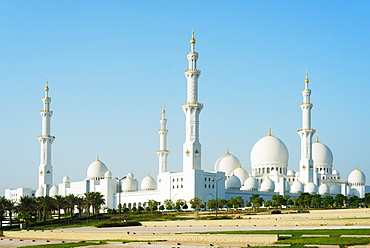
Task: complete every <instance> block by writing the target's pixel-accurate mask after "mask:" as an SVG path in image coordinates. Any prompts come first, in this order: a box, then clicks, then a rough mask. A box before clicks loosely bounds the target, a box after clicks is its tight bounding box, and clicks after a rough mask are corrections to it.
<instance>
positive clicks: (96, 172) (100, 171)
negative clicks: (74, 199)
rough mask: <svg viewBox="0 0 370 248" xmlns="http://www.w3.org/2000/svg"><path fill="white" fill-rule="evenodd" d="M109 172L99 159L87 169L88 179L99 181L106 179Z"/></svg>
mask: <svg viewBox="0 0 370 248" xmlns="http://www.w3.org/2000/svg"><path fill="white" fill-rule="evenodd" d="M107 170H108V168H107V166H106V165H105V164H104V163H103V162H101V161H100V160H99V158H97V159H96V160H95V161H94V162H92V163H91V164H90V166H89V168H88V169H87V179H89V180H99V179H102V178H104V174H105V172H106V171H107Z"/></svg>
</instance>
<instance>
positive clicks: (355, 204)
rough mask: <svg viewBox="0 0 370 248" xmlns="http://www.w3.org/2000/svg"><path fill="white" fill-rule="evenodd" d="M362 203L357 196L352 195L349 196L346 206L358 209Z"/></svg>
mask: <svg viewBox="0 0 370 248" xmlns="http://www.w3.org/2000/svg"><path fill="white" fill-rule="evenodd" d="M362 202H363V200H362V199H361V198H359V197H358V196H357V195H353V196H351V197H350V198H349V199H348V204H349V205H350V207H356V208H358V206H359V205H360V204H361V203H362Z"/></svg>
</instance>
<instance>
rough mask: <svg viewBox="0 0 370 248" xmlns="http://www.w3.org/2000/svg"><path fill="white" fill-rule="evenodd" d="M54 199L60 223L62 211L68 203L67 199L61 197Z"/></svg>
mask: <svg viewBox="0 0 370 248" xmlns="http://www.w3.org/2000/svg"><path fill="white" fill-rule="evenodd" d="M53 198H54V205H55V207H56V209H57V211H58V221H60V210H61V209H62V208H64V206H65V205H66V203H67V202H66V199H65V197H64V196H61V195H55V196H54V197H53Z"/></svg>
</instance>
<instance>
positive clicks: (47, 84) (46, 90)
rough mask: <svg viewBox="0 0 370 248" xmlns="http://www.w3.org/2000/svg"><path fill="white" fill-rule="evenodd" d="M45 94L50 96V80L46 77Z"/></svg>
mask: <svg viewBox="0 0 370 248" xmlns="http://www.w3.org/2000/svg"><path fill="white" fill-rule="evenodd" d="M44 91H45V96H46V97H48V96H49V81H48V80H47V79H46V86H45V89H44Z"/></svg>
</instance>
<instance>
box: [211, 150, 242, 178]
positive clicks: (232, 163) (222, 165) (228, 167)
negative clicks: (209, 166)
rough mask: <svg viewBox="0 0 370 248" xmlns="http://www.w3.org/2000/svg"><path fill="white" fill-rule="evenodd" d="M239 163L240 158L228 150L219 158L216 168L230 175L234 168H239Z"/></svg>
mask: <svg viewBox="0 0 370 248" xmlns="http://www.w3.org/2000/svg"><path fill="white" fill-rule="evenodd" d="M239 164H240V162H239V159H237V158H236V157H235V156H234V155H232V154H230V153H229V152H228V151H227V153H226V154H225V155H222V156H221V157H219V158H218V159H217V161H216V163H215V167H214V170H215V171H223V172H225V174H226V176H229V175H231V173H232V172H233V170H235V169H236V168H238V166H239Z"/></svg>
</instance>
